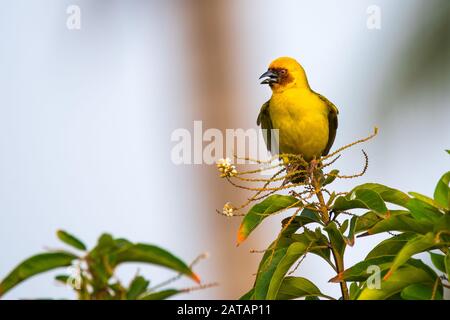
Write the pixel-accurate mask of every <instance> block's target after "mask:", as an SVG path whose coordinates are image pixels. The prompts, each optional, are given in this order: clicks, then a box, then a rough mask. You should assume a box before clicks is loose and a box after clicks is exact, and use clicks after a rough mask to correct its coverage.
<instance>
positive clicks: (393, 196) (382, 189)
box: [353, 183, 410, 207]
mask: <svg viewBox="0 0 450 320" xmlns="http://www.w3.org/2000/svg"><path fill="white" fill-rule="evenodd" d="M358 189H367V190H372V191H375V192H376V193H378V194H379V195H380V197H381V198H382V199H383V200H384V201H386V202H389V203H393V204H396V205H399V206H402V207H404V206H405V205H406V204H407V203H408V201H409V199H410V197H408V195H407V194H406V193H404V192H402V191H399V190H397V189H394V188H390V187H387V186H384V185H382V184H379V183H365V184H362V185H360V186H357V187H356V188H354V189H353V190H358Z"/></svg>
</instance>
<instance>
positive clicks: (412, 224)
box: [361, 210, 433, 236]
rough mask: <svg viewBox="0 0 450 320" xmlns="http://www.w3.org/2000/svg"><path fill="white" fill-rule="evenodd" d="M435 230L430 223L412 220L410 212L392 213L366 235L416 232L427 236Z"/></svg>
mask: <svg viewBox="0 0 450 320" xmlns="http://www.w3.org/2000/svg"><path fill="white" fill-rule="evenodd" d="M431 230H433V224H432V223H431V222H429V221H417V220H415V219H414V218H412V217H411V216H410V214H409V212H408V211H396V212H395V214H394V210H392V211H391V214H390V215H389V216H388V217H387V218H385V219H381V220H380V221H379V222H377V223H375V225H373V226H372V227H370V229H368V230H367V233H366V234H363V235H361V236H364V235H372V234H377V233H381V232H387V231H399V232H414V233H420V234H425V233H427V232H429V231H431Z"/></svg>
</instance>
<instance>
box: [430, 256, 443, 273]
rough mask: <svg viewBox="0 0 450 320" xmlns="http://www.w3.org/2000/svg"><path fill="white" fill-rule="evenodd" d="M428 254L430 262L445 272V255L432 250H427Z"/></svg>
mask: <svg viewBox="0 0 450 320" xmlns="http://www.w3.org/2000/svg"><path fill="white" fill-rule="evenodd" d="M428 253H429V254H430V258H431V262H433V265H434V266H435V267H436V269H438V270H439V271H442V272H444V273H446V270H445V256H444V255H442V254H437V253H433V252H428Z"/></svg>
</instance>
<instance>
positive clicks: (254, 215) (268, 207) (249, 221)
mask: <svg viewBox="0 0 450 320" xmlns="http://www.w3.org/2000/svg"><path fill="white" fill-rule="evenodd" d="M296 204H300V202H299V200H298V199H297V198H295V197H292V196H284V195H277V194H274V195H271V196H269V197H267V198H266V199H264V200H263V201H262V202H260V203H258V204H256V205H254V206H253V207H252V208H251V209H250V211H249V212H248V213H247V214H246V215H245V216H244V219H243V220H242V223H241V226H240V227H239V231H238V239H237V243H238V244H240V243H241V242H243V241H244V240H245V239H247V237H248V236H249V235H250V233H251V232H252V231H253V230H254V229H255V228H256V227H257V226H258V225H259V224H260V223H261V222H262V221H263V220H264V219H265V218H267V217H268V216H270V215H272V214H274V213H276V212H279V211H281V210H283V209H286V208H289V207H293V206H295V205H296Z"/></svg>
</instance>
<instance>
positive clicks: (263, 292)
mask: <svg viewBox="0 0 450 320" xmlns="http://www.w3.org/2000/svg"><path fill="white" fill-rule="evenodd" d="M286 252H287V247H279V248H277V249H274V251H273V252H272V250H267V251H266V254H264V257H263V259H262V260H261V263H260V267H259V270H258V274H257V276H256V281H255V293H254V298H255V299H256V300H265V299H266V296H267V291H268V289H269V285H270V280H271V279H272V276H273V273H274V272H275V270H276V268H277V266H278V264H279V263H280V261H281V260H282V259H283V257H284V256H285V255H286Z"/></svg>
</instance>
